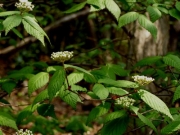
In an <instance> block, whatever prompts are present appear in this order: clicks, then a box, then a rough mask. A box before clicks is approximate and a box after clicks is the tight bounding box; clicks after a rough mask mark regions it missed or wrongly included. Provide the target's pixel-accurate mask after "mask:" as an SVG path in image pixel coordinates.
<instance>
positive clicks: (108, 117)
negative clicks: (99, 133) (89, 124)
mask: <svg viewBox="0 0 180 135" xmlns="http://www.w3.org/2000/svg"><path fill="white" fill-rule="evenodd" d="M126 115H127V112H126V111H125V110H118V111H115V112H112V113H110V114H108V115H106V117H105V123H106V122H108V121H111V120H114V119H117V118H121V117H124V116H126Z"/></svg>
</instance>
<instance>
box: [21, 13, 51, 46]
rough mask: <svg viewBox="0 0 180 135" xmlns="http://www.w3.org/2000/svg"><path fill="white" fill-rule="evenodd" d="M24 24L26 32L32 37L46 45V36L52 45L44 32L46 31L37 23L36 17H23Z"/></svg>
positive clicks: (26, 15) (27, 15)
mask: <svg viewBox="0 0 180 135" xmlns="http://www.w3.org/2000/svg"><path fill="white" fill-rule="evenodd" d="M23 24H24V28H25V29H26V31H27V32H28V33H29V34H30V35H33V36H35V37H36V38H37V39H39V40H40V41H41V42H42V44H43V45H44V36H45V37H46V38H47V39H48V41H49V43H50V39H49V37H48V36H47V34H46V33H45V32H44V30H43V29H42V28H41V27H40V26H39V24H38V23H37V22H36V19H35V18H34V17H32V16H30V15H29V14H25V15H24V16H23Z"/></svg>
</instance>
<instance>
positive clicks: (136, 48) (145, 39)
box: [129, 16, 169, 61]
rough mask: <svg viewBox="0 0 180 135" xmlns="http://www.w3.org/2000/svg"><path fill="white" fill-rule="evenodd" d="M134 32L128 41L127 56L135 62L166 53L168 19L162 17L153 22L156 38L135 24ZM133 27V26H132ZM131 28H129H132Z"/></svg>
mask: <svg viewBox="0 0 180 135" xmlns="http://www.w3.org/2000/svg"><path fill="white" fill-rule="evenodd" d="M135 25H136V26H135V27H134V30H133V31H132V32H131V33H132V34H133V38H132V39H131V41H130V50H129V55H130V56H131V57H132V56H133V57H134V58H135V59H136V61H139V60H141V59H142V58H145V57H148V56H157V55H164V54H166V53H167V51H168V43H169V19H168V17H167V16H163V17H162V18H160V19H159V20H157V21H156V22H155V26H156V28H157V31H158V32H157V38H156V39H153V37H152V35H151V34H150V33H149V32H148V31H147V30H146V29H144V28H142V27H141V26H140V25H139V24H138V23H137V22H136V23H135ZM133 26H134V25H133ZM133 26H131V27H132V28H133Z"/></svg>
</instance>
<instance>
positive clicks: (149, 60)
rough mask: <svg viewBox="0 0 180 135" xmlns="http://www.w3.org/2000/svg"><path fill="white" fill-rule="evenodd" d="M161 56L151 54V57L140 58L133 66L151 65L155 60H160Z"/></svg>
mask: <svg viewBox="0 0 180 135" xmlns="http://www.w3.org/2000/svg"><path fill="white" fill-rule="evenodd" d="M161 59H162V57H161V56H151V57H146V58H143V59H142V60H140V61H138V62H137V63H136V64H135V66H147V65H152V64H154V63H156V62H157V61H159V60H161Z"/></svg>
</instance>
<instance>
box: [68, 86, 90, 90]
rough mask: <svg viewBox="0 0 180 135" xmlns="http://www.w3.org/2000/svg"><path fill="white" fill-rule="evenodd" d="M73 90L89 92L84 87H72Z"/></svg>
mask: <svg viewBox="0 0 180 135" xmlns="http://www.w3.org/2000/svg"><path fill="white" fill-rule="evenodd" d="M71 90H72V91H87V89H86V88H83V87H81V86H79V85H71Z"/></svg>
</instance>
